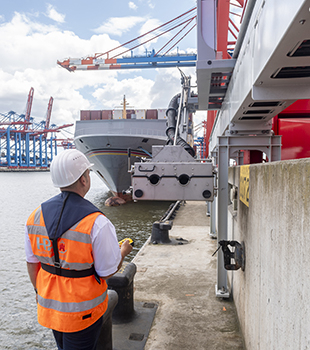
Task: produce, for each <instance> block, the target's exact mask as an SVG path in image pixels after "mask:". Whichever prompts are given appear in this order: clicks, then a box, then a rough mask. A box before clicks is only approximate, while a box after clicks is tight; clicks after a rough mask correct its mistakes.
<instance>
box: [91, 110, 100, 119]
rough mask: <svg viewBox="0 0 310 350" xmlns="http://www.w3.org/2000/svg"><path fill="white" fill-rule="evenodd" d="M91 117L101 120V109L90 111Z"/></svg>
mask: <svg viewBox="0 0 310 350" xmlns="http://www.w3.org/2000/svg"><path fill="white" fill-rule="evenodd" d="M90 119H91V120H100V119H101V111H90Z"/></svg>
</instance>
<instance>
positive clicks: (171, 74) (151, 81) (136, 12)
mask: <svg viewBox="0 0 310 350" xmlns="http://www.w3.org/2000/svg"><path fill="white" fill-rule="evenodd" d="M195 6H196V1H195V0H187V1H185V0H180V1H177V2H176V1H172V0H132V1H128V0H118V1H109V2H108V1H104V0H101V1H98V0H93V1H92V2H90V3H88V2H85V1H80V0H75V1H72V0H62V1H60V0H50V1H47V2H45V1H42V0H27V1H25V0H14V1H5V2H4V1H3V2H2V5H1V7H0V48H1V52H0V113H3V114H5V113H7V112H9V111H14V112H16V113H18V114H22V113H25V111H26V104H27V97H28V93H29V91H30V88H31V87H33V88H34V98H33V104H32V113H31V116H32V117H34V119H35V121H36V122H39V121H41V120H44V119H45V118H46V113H47V106H48V102H49V98H50V97H51V96H52V97H53V99H54V103H53V110H52V117H51V124H56V125H63V124H69V123H74V122H75V121H76V120H78V119H79V113H80V112H79V111H80V110H89V109H113V108H115V107H120V103H121V102H122V99H123V95H126V99H127V102H128V103H129V105H130V106H133V107H134V108H136V109H149V108H167V107H168V104H169V102H170V100H171V98H172V97H173V96H174V95H175V94H177V93H179V92H181V83H180V78H181V75H180V72H179V71H178V69H177V68H168V69H167V68H161V69H158V68H157V69H144V70H130V69H129V70H114V71H106V70H101V71H76V72H74V73H73V72H72V73H70V72H68V71H67V70H66V69H63V68H61V67H60V66H59V65H57V60H59V61H63V60H64V59H67V58H69V57H71V58H81V57H87V56H88V55H94V54H95V53H100V52H105V51H107V50H109V49H111V48H114V47H116V46H118V45H120V44H123V43H126V42H127V41H129V40H131V39H134V38H136V37H137V36H139V35H141V34H143V33H146V32H148V31H149V30H151V29H153V28H155V27H158V26H159V25H161V24H163V23H165V22H167V21H170V20H172V19H173V18H175V17H177V16H179V15H181V14H183V13H184V12H186V11H188V10H190V9H192V8H193V7H195ZM174 33H175V32H174ZM172 35H173V34H171V33H167V34H165V35H164V36H162V37H160V38H159V39H157V41H154V42H151V43H147V44H145V45H144V46H143V47H140V48H137V49H135V51H134V54H135V55H138V54H142V53H144V52H145V51H146V50H152V49H155V51H156V50H158V49H159V48H161V47H162V46H163V45H164V44H165V43H167V42H168V40H170V38H171V37H172ZM196 48H197V45H196V29H194V30H193V31H191V33H190V34H189V35H188V36H186V37H185V38H184V39H183V40H182V41H181V42H180V43H179V44H178V46H177V49H178V50H179V52H185V53H192V52H196ZM182 70H183V71H184V73H185V74H186V75H190V76H191V77H192V84H193V85H195V84H196V74H195V68H183V69H182ZM200 113H201V112H200ZM205 115H206V113H203V115H200V117H199V118H200V119H199V120H197V122H196V124H197V123H198V122H199V121H201V120H202V119H205ZM194 122H195V119H194ZM72 131H73V129H72Z"/></svg>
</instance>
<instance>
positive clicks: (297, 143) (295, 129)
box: [272, 99, 310, 160]
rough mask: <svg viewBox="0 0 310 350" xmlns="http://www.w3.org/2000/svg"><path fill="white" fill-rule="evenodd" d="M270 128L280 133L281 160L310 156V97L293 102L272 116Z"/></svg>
mask: <svg viewBox="0 0 310 350" xmlns="http://www.w3.org/2000/svg"><path fill="white" fill-rule="evenodd" d="M272 129H273V131H274V133H275V135H282V141H281V142H282V148H281V149H282V152H281V159H282V160H287V159H300V158H308V157H310V99H308V100H298V101H296V102H294V103H293V104H292V105H290V106H289V107H288V108H286V109H285V110H284V111H283V112H282V113H280V114H279V115H278V116H276V117H275V118H273V127H272Z"/></svg>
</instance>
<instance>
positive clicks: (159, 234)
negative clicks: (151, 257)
mask: <svg viewBox="0 0 310 350" xmlns="http://www.w3.org/2000/svg"><path fill="white" fill-rule="evenodd" d="M172 224H173V222H172V221H165V222H159V221H155V222H154V223H153V227H152V235H151V242H152V243H153V244H158V243H163V244H164V243H171V240H170V238H169V230H171V227H172Z"/></svg>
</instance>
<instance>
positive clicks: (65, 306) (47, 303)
mask: <svg viewBox="0 0 310 350" xmlns="http://www.w3.org/2000/svg"><path fill="white" fill-rule="evenodd" d="M106 297H107V291H105V292H104V293H103V294H102V295H100V296H99V297H97V298H94V299H92V300H86V301H82V302H80V303H64V302H60V301H58V300H53V299H44V298H42V297H41V296H40V295H38V303H39V304H40V305H41V306H42V307H45V308H47V309H52V310H55V311H60V312H82V311H88V310H90V309H92V308H94V307H96V306H98V305H100V304H101V303H103V302H104V301H105V298H106Z"/></svg>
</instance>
